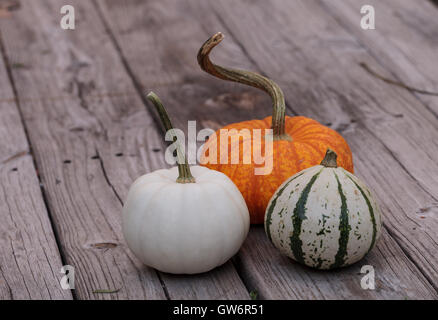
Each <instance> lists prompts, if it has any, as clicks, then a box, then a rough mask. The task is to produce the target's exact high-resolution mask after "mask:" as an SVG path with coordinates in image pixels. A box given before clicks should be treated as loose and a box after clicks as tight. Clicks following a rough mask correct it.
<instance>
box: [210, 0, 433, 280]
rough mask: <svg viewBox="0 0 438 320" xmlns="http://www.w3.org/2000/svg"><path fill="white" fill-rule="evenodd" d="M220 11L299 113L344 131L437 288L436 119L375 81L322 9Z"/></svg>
mask: <svg viewBox="0 0 438 320" xmlns="http://www.w3.org/2000/svg"><path fill="white" fill-rule="evenodd" d="M214 8H215V10H216V11H217V12H220V14H221V16H222V17H223V19H224V21H225V22H226V24H227V26H228V28H229V30H232V32H233V34H234V36H235V37H236V38H237V39H238V41H240V42H241V43H242V45H243V47H244V48H245V50H246V51H247V52H248V54H249V56H250V57H252V59H254V60H256V61H257V62H258V65H259V66H260V68H261V69H262V70H264V71H265V72H269V73H270V74H273V75H276V80H278V82H279V84H280V85H281V86H282V87H283V88H284V90H285V94H286V98H287V101H289V104H290V105H291V106H292V108H293V109H294V110H295V111H299V113H300V114H303V115H308V116H312V117H314V118H316V119H318V120H320V121H321V122H323V123H327V124H330V125H331V126H332V127H334V128H335V129H337V130H339V131H341V132H342V133H343V135H344V136H345V137H346V139H347V141H348V142H349V143H350V145H351V147H352V150H353V154H354V155H355V165H356V169H357V173H358V175H359V176H362V177H363V179H364V180H365V181H366V182H367V183H368V184H369V185H370V186H371V187H372V188H373V189H374V190H376V192H377V194H378V197H379V200H380V201H381V203H382V206H383V211H384V214H385V218H386V219H385V225H386V226H387V228H388V230H389V232H390V233H391V235H397V240H399V239H401V238H403V241H400V242H399V243H400V245H401V246H402V249H403V250H404V252H406V253H407V254H408V255H409V257H410V258H412V259H413V261H414V262H415V264H416V265H418V266H419V268H420V269H421V271H422V272H423V273H424V274H425V276H426V277H427V279H428V280H429V281H430V282H431V283H432V284H433V286H434V287H435V288H438V282H437V281H438V280H437V279H438V276H437V275H438V269H437V266H438V261H437V255H436V253H437V252H438V245H437V242H436V239H437V233H436V232H437V231H436V230H438V228H437V223H438V219H437V217H436V216H434V215H433V212H434V211H435V209H436V202H437V200H436V199H437V188H436V186H437V182H438V181H437V179H438V165H437V162H436V160H434V159H436V158H437V155H438V146H437V144H436V128H437V127H438V121H437V119H436V117H435V116H434V115H433V114H432V113H431V112H430V110H428V109H427V108H426V107H425V106H424V105H423V104H422V103H420V102H419V101H418V99H417V98H416V97H414V96H413V95H412V94H411V93H409V92H407V91H406V90H404V89H401V88H398V87H394V86H391V85H388V84H385V83H382V82H381V81H377V80H376V79H374V78H372V77H370V75H369V74H368V73H366V72H365V71H364V70H363V69H362V68H361V67H360V66H359V63H360V62H365V63H367V64H368V65H370V66H376V69H377V71H378V72H382V68H381V67H377V65H378V63H377V61H376V60H375V59H374V58H373V57H372V56H371V55H370V54H369V53H368V51H367V48H366V47H363V46H362V45H361V44H360V43H359V42H358V41H357V40H356V38H354V37H352V36H351V35H350V34H349V33H347V32H346V31H345V30H344V29H343V28H342V27H341V26H340V25H339V24H338V23H337V22H336V21H335V19H333V18H332V17H331V16H330V15H329V14H327V12H326V11H325V10H324V8H323V7H322V6H321V5H320V3H319V2H317V1H293V2H290V1H272V2H270V3H269V4H267V3H266V2H263V1H254V2H252V3H251V4H248V5H246V6H243V5H242V6H239V5H237V4H236V5H233V7H232V8H230V7H229V6H228V4H227V3H226V1H218V2H214ZM236 11H237V12H240V13H242V14H235V12H236ZM274 16H275V19H273V18H272V17H274ZM322 53H323V54H322ZM285 66H289V68H288V69H286V68H285ZM365 146H366V147H365ZM423 211H426V212H423ZM418 276H419V277H421V276H420V275H418ZM394 280H396V279H394Z"/></svg>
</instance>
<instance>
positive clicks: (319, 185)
mask: <svg viewBox="0 0 438 320" xmlns="http://www.w3.org/2000/svg"><path fill="white" fill-rule="evenodd" d="M336 158H337V156H336V153H335V152H334V151H332V150H330V149H328V150H327V153H326V155H325V157H324V159H323V160H322V162H321V164H320V165H317V166H314V167H310V168H308V169H305V170H303V171H301V172H299V173H297V174H295V175H294V176H292V177H291V178H289V179H288V180H287V181H285V182H284V183H283V184H282V185H281V186H280V187H279V188H278V189H277V191H276V192H275V193H274V195H273V196H272V198H271V200H270V202H269V205H268V207H267V209H266V214H265V231H266V234H267V235H268V238H269V240H271V242H272V243H273V244H274V246H275V247H277V248H278V249H279V250H280V252H282V253H283V254H285V255H287V256H288V257H290V258H292V259H294V260H296V261H297V262H300V263H302V264H305V265H307V266H309V267H313V268H317V269H332V268H337V267H344V266H348V265H350V264H352V263H355V262H357V261H359V260H360V259H362V258H363V257H364V256H365V255H366V254H367V253H368V252H369V251H370V250H371V249H372V248H373V247H374V245H375V244H376V241H377V239H378V238H379V236H380V233H381V229H382V221H381V214H380V209H379V207H378V205H377V203H376V201H375V199H374V197H373V195H372V194H371V192H370V190H369V189H368V187H367V186H366V185H365V184H364V183H363V182H361V181H360V180H359V179H358V178H357V177H356V176H354V175H353V174H351V173H350V172H348V171H346V170H345V169H343V168H341V167H337V164H336Z"/></svg>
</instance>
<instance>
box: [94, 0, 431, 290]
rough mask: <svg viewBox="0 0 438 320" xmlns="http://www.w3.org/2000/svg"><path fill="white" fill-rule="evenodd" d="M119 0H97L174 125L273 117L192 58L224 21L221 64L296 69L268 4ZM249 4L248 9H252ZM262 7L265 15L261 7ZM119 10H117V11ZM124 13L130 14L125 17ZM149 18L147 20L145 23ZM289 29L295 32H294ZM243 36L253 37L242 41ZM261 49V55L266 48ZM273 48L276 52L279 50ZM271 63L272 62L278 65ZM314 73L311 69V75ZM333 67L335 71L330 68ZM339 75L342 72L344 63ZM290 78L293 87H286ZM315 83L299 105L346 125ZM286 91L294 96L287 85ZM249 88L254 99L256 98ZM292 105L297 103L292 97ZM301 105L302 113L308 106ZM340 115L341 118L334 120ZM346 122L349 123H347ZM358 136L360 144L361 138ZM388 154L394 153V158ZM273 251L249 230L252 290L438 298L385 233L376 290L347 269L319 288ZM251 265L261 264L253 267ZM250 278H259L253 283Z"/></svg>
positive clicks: (373, 258)
mask: <svg viewBox="0 0 438 320" xmlns="http://www.w3.org/2000/svg"><path fill="white" fill-rule="evenodd" d="M118 3H119V2H115V1H112V2H108V1H100V2H99V4H100V6H101V7H104V8H106V6H108V8H111V9H112V10H109V9H106V10H105V9H104V10H103V11H105V16H106V19H107V21H108V24H109V27H110V29H111V31H112V33H113V34H114V37H115V39H116V41H117V43H118V44H119V47H120V48H121V52H122V54H123V56H124V57H125V59H126V61H127V67H128V68H129V69H130V70H131V73H132V74H133V78H134V79H135V81H136V82H137V85H138V87H140V88H150V87H151V86H153V85H154V84H155V86H156V87H154V90H156V91H157V92H158V93H159V94H160V95H161V96H162V97H163V99H164V100H165V102H166V106H168V108H169V110H170V112H171V113H173V114H177V113H178V114H179V115H181V116H180V121H179V122H178V124H177V125H178V126H179V127H180V128H181V129H185V128H186V124H185V120H187V119H196V120H197V121H198V129H200V127H213V128H214V129H216V128H218V127H219V126H220V125H223V124H226V123H230V122H234V121H240V120H244V119H248V118H261V117H264V116H266V115H269V113H270V103H269V101H268V100H267V98H266V97H264V96H263V93H259V92H257V91H253V90H250V89H248V88H246V87H244V86H238V85H235V84H230V83H225V82H221V81H219V80H216V79H212V78H210V77H209V76H208V75H205V74H203V73H201V72H200V71H199V69H198V67H197V66H196V60H195V56H196V53H197V50H198V49H199V46H200V44H202V42H203V41H205V39H207V38H208V37H209V36H210V35H211V34H213V33H214V32H216V31H220V30H222V31H224V32H225V33H227V31H228V28H226V26H225V25H224V22H225V23H226V24H227V26H229V27H230V29H229V30H232V31H233V32H228V39H227V40H226V41H224V42H223V43H222V44H221V45H220V49H217V52H215V53H214V58H215V60H217V61H220V63H221V64H223V65H228V66H235V67H240V68H247V69H252V70H257V66H256V64H257V65H259V66H261V65H263V66H264V67H265V68H262V70H263V71H269V74H273V75H278V78H277V77H276V78H275V80H279V79H281V78H282V77H284V76H285V75H287V74H289V73H291V70H288V69H286V68H285V65H290V66H294V65H295V64H292V63H291V62H290V61H289V60H290V59H292V58H290V59H289V60H288V59H286V62H284V63H283V62H281V60H282V57H281V55H287V54H290V52H289V50H287V49H290V48H289V46H290V44H289V43H288V42H287V39H288V38H287V34H283V37H280V38H279V36H278V35H275V34H269V32H268V31H267V30H265V25H266V24H267V20H269V21H271V20H274V19H273V17H272V16H270V15H271V14H273V13H272V10H266V8H264V7H263V6H264V4H262V2H261V1H258V2H256V4H248V3H245V4H242V3H233V5H232V6H230V7H225V6H228V5H229V3H228V4H227V3H226V2H224V3H223V6H220V5H218V6H217V7H215V8H216V9H215V10H212V9H211V8H210V7H209V5H212V4H213V2H209V3H207V2H206V1H203V2H202V3H200V2H194V1H191V2H190V1H161V2H148V3H147V4H146V3H140V2H135V4H132V3H133V2H132V1H131V2H129V6H128V5H127V3H123V4H120V6H119V7H118V8H119V10H114V8H117V5H118ZM254 6H257V7H260V9H257V10H255V9H254ZM248 9H250V10H251V11H248ZM261 10H263V11H264V12H265V13H262V12H260V11H261ZM255 11H256V12H255ZM114 12H119V13H118V14H115V13H114ZM120 12H121V13H120ZM288 14H289V15H291V14H292V15H303V13H302V12H301V13H293V12H291V10H289V11H288ZM283 15H284V14H283ZM127 16H129V17H130V19H127V18H126V17H127ZM254 16H257V17H254ZM123 17H125V18H123ZM182 17H184V18H182ZM227 17H228V18H227ZM243 17H244V18H243ZM289 18H290V17H289ZM301 19H305V16H302V17H301ZM185 20H190V22H191V23H190V24H188V23H185ZM250 20H252V21H250ZM144 21H148V23H145V22H144ZM223 21H224V22H223ZM276 23H280V22H276ZM286 25H287V23H286ZM289 27H290V26H289ZM289 27H288V28H289ZM266 28H267V27H266ZM271 29H272V32H274V31H275V30H277V29H281V27H280V26H278V25H276V26H275V27H271ZM237 30H239V33H238V35H239V36H240V37H239V39H238V41H239V42H241V43H243V44H244V45H246V46H247V47H245V49H246V50H245V51H247V50H251V51H253V50H254V51H256V52H257V54H256V55H254V54H253V53H252V52H250V53H249V58H253V59H254V61H255V63H252V62H251V61H250V59H248V57H247V56H245V52H244V51H243V50H242V48H240V47H239V45H238V44H237V42H236V41H235V39H233V38H234V37H233V34H234V32H235V31H237ZM257 32H258V33H257ZM261 33H263V39H259V38H260V37H261V36H260V34H261ZM289 33H290V34H292V32H291V31H289ZM243 35H245V36H247V37H248V38H250V39H251V40H250V41H249V40H248V41H243V40H242V38H243V37H244V36H243ZM308 37H310V36H308ZM274 39H275V40H274ZM248 42H251V43H252V45H248ZM267 43H269V44H267ZM137 46H140V47H142V48H144V51H142V52H139V51H138V49H137ZM292 49H293V50H292V52H295V53H296V54H299V55H300V56H305V55H307V53H306V52H301V51H300V49H299V48H298V47H294V48H292ZM262 51H263V52H264V53H261V52H262ZM273 51H278V52H277V53H275V54H274V53H273ZM359 51H361V52H362V54H366V53H365V52H364V50H363V49H359ZM297 52H298V53H297ZM266 58H269V60H270V62H269V63H268V64H266V63H264V62H263V61H264V59H266ZM288 61H289V63H288ZM274 65H275V67H273V66H274ZM312 67H313V66H312V64H309V63H308V64H305V65H304V66H302V67H300V68H301V69H302V70H300V72H298V74H295V75H294V81H293V82H296V83H297V85H298V83H300V82H301V84H300V86H301V89H303V90H304V89H305V88H304V87H306V86H309V83H308V80H309V79H311V78H312V77H311V76H312V75H313V76H317V74H316V71H314V70H312ZM197 70H198V71H197ZM259 71H260V70H259ZM309 72H310V73H312V75H309V74H308V73H309ZM334 72H335V71H333V70H331V73H334ZM337 74H338V75H339V74H340V73H339V68H338V70H337ZM341 76H342V73H341ZM156 79H160V81H158V82H157V81H155V82H154V80H156ZM170 79H171V80H170ZM289 80H290V78H289ZM282 82H283V87H288V90H289V87H290V84H291V82H290V81H289V82H285V81H284V80H283V81H282ZM285 83H287V84H288V86H285V85H284V84H285ZM160 84H161V85H160ZM169 84H172V85H169ZM309 87H310V86H309ZM156 88H157V89H156ZM314 89H315V91H314V94H313V95H312V96H311V97H310V98H311V99H310V100H307V99H306V95H304V94H303V93H302V92H301V93H300V92H297V99H299V100H300V105H304V103H307V104H309V103H311V102H312V100H313V102H312V103H315V105H314V106H313V108H312V109H310V110H307V114H306V115H309V116H313V117H315V118H316V119H318V118H319V120H321V121H323V122H324V121H325V122H328V121H332V123H333V126H334V127H335V128H337V129H338V130H339V129H342V127H346V126H347V124H349V120H350V119H349V116H348V114H347V112H348V110H347V111H344V112H343V111H342V109H340V106H339V105H338V104H337V100H334V101H328V102H326V104H325V106H324V108H322V109H323V111H321V110H317V107H316V106H317V104H316V102H317V101H318V100H320V99H321V97H318V92H317V91H316V88H312V89H310V90H314ZM229 92H232V94H229ZM321 92H322V94H327V90H326V89H325V90H321ZM288 93H289V95H290V96H292V95H291V91H290V90H289V91H288ZM252 94H254V97H256V98H252V99H251V98H250V97H251V95H252ZM226 96H232V97H235V98H234V99H230V100H231V101H230V100H228V99H224V98H222V97H226ZM248 97H249V98H248ZM259 97H260V98H259ZM332 100H333V98H332ZM169 101H170V102H169ZM291 101H292V100H291ZM182 106H183V107H182ZM332 107H335V108H336V111H338V112H339V114H336V113H334V112H333V111H331V112H330V113H329V112H328V110H329V109H330V108H332ZM294 109H297V110H298V109H299V108H297V106H296V105H295V103H294ZM299 110H300V112H301V111H304V110H301V109H299ZM178 111H179V112H178ZM302 113H304V112H302ZM325 113H327V114H325ZM335 120H337V121H339V122H335ZM390 120H392V118H391V119H390ZM344 121H347V122H346V123H344ZM175 122H177V121H175ZM345 133H348V130H346V131H344V134H345ZM347 138H348V137H347ZM367 138H368V139H371V141H373V138H372V137H371V138H369V137H368V136H367ZM349 140H350V139H349ZM374 140H375V139H374ZM356 141H357V143H358V142H359V139H357V140H356ZM378 146H379V147H380V146H381V144H378ZM381 148H382V149H383V151H384V152H386V154H385V155H386V156H388V153H387V151H386V150H385V148H384V147H383V146H382V147H381ZM362 154H363V153H362ZM389 158H390V159H392V158H391V157H390V156H389ZM359 163H360V162H359ZM359 167H360V164H359ZM359 172H360V170H359ZM364 172H365V171H364ZM397 173H398V172H397ZM405 175H406V173H404V172H403V176H405ZM411 184H412V182H411ZM385 209H386V208H385ZM382 252H383V253H382ZM276 255H277V252H276V251H275V249H274V248H273V247H272V246H271V245H270V244H269V243H268V240H267V239H266V237H263V236H262V234H261V231H260V230H259V229H258V228H255V229H253V230H252V231H251V232H250V237H249V239H248V240H247V243H246V245H245V247H244V249H243V250H242V252H241V254H239V255H238V260H237V261H239V266H241V267H242V270H241V274H242V275H245V277H246V281H247V285H249V287H248V288H249V289H250V290H252V289H256V290H258V291H259V292H260V293H261V296H262V297H264V298H274V297H275V298H312V297H320V298H333V297H335V296H336V293H337V294H338V296H339V295H341V293H339V292H340V291H342V294H343V296H345V297H347V296H348V297H356V298H394V297H396V296H397V297H404V295H405V294H406V296H407V297H410V298H415V297H422V298H433V297H436V293H435V292H434V290H433V288H432V287H431V286H430V284H428V282H427V281H426V279H425V278H424V277H423V276H422V275H421V273H420V272H419V270H418V269H417V268H416V267H415V265H413V264H412V263H411V262H410V261H409V259H408V258H407V257H406V256H405V255H404V253H403V252H402V251H401V249H400V248H399V247H398V245H397V244H396V243H395V241H394V240H393V239H392V238H391V237H390V236H388V235H387V234H385V237H384V240H383V241H382V242H381V244H379V247H378V249H377V250H375V251H374V252H373V253H372V254H371V255H370V256H369V257H368V258H367V260H366V261H367V263H370V264H372V265H374V266H376V267H378V268H379V273H380V274H381V275H380V276H379V275H377V277H378V278H380V279H382V281H384V282H385V286H380V287H379V289H378V290H376V291H368V292H364V290H362V289H360V279H358V277H357V275H355V274H354V275H353V272H351V273H350V274H344V273H343V272H342V271H341V272H336V273H331V274H330V279H331V280H330V281H331V283H336V284H337V286H336V290H334V289H333V288H331V287H330V286H328V285H324V284H321V285H319V284H318V287H317V286H315V285H313V286H312V285H310V284H309V285H307V283H308V282H309V281H310V282H312V281H314V280H315V279H316V278H315V279H314V277H316V276H315V274H316V273H314V272H313V271H309V270H308V269H306V268H302V267H300V266H296V265H294V264H291V263H289V261H288V263H287V264H284V262H283V264H284V268H285V269H286V270H288V271H287V272H283V273H279V272H278V269H275V268H273V267H272V266H271V262H270V261H271V260H272V257H275V256H276ZM278 259H280V258H278ZM272 261H274V262H273V263H275V262H277V263H280V262H278V260H275V259H274V260H272ZM251 266H256V267H254V268H252V267H251ZM352 268H356V269H351V270H355V271H354V272H358V271H359V270H360V268H359V267H358V266H355V267H352ZM393 270H395V271H393ZM296 273H298V275H297V276H296V277H301V280H299V281H301V283H300V285H301V286H303V287H306V288H307V289H306V290H308V291H307V292H306V293H300V291H299V289H297V287H296V286H294V284H296V282H295V281H298V280H296V277H293V275H294V274H296ZM400 274H401V275H400ZM400 278H403V279H406V281H407V282H406V283H403V284H400V280H399V279H400ZM251 279H255V280H254V281H252V280H251ZM326 279H327V278H326ZM277 281H281V282H285V283H287V282H290V281H292V285H291V286H286V287H287V289H284V288H285V287H284V286H283V287H282V288H279V287H278V286H277V285H268V283H271V284H272V283H276V282H277ZM315 281H316V280H315ZM394 291H398V292H400V294H398V295H397V294H394Z"/></svg>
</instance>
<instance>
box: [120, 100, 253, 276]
mask: <svg viewBox="0 0 438 320" xmlns="http://www.w3.org/2000/svg"><path fill="white" fill-rule="evenodd" d="M148 98H149V99H151V101H152V102H153V103H154V104H155V106H156V107H157V110H158V112H159V113H160V117H161V118H162V121H163V123H164V124H165V127H166V129H167V130H171V129H172V126H171V123H170V120H169V118H168V116H167V113H166V112H165V110H164V107H163V106H162V105H161V103H160V101H159V100H158V97H157V96H155V95H154V94H153V93H150V94H149V95H148ZM178 156H179V157H181V153H180V152H179V150H178ZM178 163H180V164H178V167H174V168H172V169H163V170H157V171H155V172H152V173H149V174H146V175H144V176H141V177H140V178H138V179H137V180H136V181H135V182H134V183H133V185H132V186H131V188H130V190H129V192H128V197H127V200H126V202H125V205H124V208H123V234H124V237H125V239H126V242H127V244H128V246H129V248H130V249H131V250H132V251H133V252H134V254H135V255H136V256H137V258H139V259H140V260H141V261H142V262H143V263H144V264H146V265H148V266H151V267H153V268H155V269H157V270H160V271H163V272H169V273H176V274H193V273H201V272H205V271H208V270H211V269H213V268H215V267H216V266H219V265H221V264H223V263H225V262H226V261H227V260H228V259H230V258H231V257H232V256H233V255H234V254H235V253H237V251H238V250H239V248H240V247H241V245H242V244H243V241H244V240H245V238H246V236H247V234H248V230H249V213H248V208H247V206H246V204H245V200H244V199H243V197H242V194H241V193H240V191H239V190H238V189H237V187H236V186H235V185H234V183H233V182H232V181H231V180H230V179H229V178H228V177H227V176H226V175H225V174H223V173H221V172H218V171H214V170H210V169H207V168H205V167H200V166H194V167H191V168H190V167H189V166H188V165H187V163H186V162H185V159H184V156H183V155H182V159H180V161H178Z"/></svg>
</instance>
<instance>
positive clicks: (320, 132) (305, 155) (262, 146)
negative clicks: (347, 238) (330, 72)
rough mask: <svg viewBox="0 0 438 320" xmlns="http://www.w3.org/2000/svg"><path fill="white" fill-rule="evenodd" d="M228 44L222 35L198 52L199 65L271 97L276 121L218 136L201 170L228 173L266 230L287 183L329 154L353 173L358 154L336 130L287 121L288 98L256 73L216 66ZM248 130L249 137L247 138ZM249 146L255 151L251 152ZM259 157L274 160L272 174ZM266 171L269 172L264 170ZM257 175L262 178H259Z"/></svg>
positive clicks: (253, 219) (253, 123)
mask: <svg viewBox="0 0 438 320" xmlns="http://www.w3.org/2000/svg"><path fill="white" fill-rule="evenodd" d="M222 39H223V35H222V34H221V33H217V34H215V35H214V36H213V37H211V38H210V39H208V40H207V41H206V42H205V43H204V44H203V46H202V47H201V49H200V50H199V52H198V62H199V65H200V66H201V68H202V69H203V70H204V71H206V72H208V73H210V74H212V75H214V76H216V77H218V78H220V79H223V80H230V81H235V82H239V83H244V84H247V85H250V86H253V87H257V88H259V89H262V90H264V91H266V92H267V93H268V94H270V95H271V97H272V100H273V117H267V118H265V119H263V120H249V121H243V122H239V123H233V124H230V125H227V126H225V127H224V128H222V129H220V130H218V131H217V132H216V134H215V135H212V136H210V138H209V139H208V141H207V142H206V143H205V145H204V147H203V150H202V153H201V165H205V166H206V167H208V168H210V169H213V170H217V171H221V172H223V173H225V174H226V175H227V176H228V177H229V178H230V179H231V180H232V181H233V182H234V183H235V184H236V186H237V187H238V188H239V190H240V192H241V193H242V195H243V197H244V198H245V201H246V203H247V205H248V209H249V212H250V215H251V223H252V224H260V223H263V221H264V215H265V210H266V206H267V205H268V202H269V200H270V199H271V197H272V195H273V194H274V192H275V191H276V190H277V188H278V187H279V186H280V185H281V184H282V183H283V182H284V181H285V180H286V179H288V178H289V177H290V176H292V175H294V174H295V173H297V172H299V171H301V170H303V169H306V168H308V167H312V166H315V165H317V164H319V163H320V162H321V160H322V159H323V158H324V155H325V152H326V150H327V148H330V149H332V150H334V151H335V152H336V153H337V154H338V166H340V167H343V168H344V169H346V170H348V171H350V172H352V173H353V172H354V171H353V160H352V154H351V150H350V148H349V146H348V144H347V142H346V141H345V140H344V138H343V137H342V136H341V135H340V134H339V133H337V132H336V131H334V130H333V129H330V128H328V127H326V126H323V125H321V124H320V123H319V122H317V121H315V120H313V119H310V118H306V117H301V116H297V117H287V116H285V109H286V108H285V103H284V97H283V92H282V90H281V89H280V87H279V86H278V85H277V84H276V83H275V82H273V81H272V80H270V79H268V78H266V77H263V76H261V75H259V74H256V73H253V72H249V71H242V70H235V69H228V68H224V67H221V66H218V65H215V64H213V63H212V62H211V61H210V58H209V54H210V52H211V50H212V49H213V48H214V47H215V46H216V45H217V44H218V43H219V42H220V41H222ZM272 118H273V121H272ZM224 129H228V130H231V131H228V134H227V135H221V132H222V133H224V132H225V131H222V130H224ZM232 129H236V130H232ZM242 129H249V131H246V134H244V131H241V130H242ZM253 129H262V132H261V135H259V134H257V136H256V133H255V132H256V131H253ZM266 129H272V131H271V135H272V137H271V138H272V140H270V141H272V151H269V150H270V148H266V147H267V146H268V141H269V140H268V139H266V134H267V133H266ZM268 134H269V132H268ZM260 136H261V137H262V138H261V139H259V137H260ZM233 137H234V139H235V140H234V143H233V142H232V141H233ZM225 139H226V140H225ZM221 140H224V141H221ZM245 144H246V146H245ZM248 145H250V146H251V147H250V148H247V146H248ZM224 146H225V148H224ZM225 149H227V150H225ZM221 150H222V151H227V152H221ZM233 154H234V155H236V154H237V155H238V161H237V157H236V158H234V159H233V158H232V156H233ZM254 155H262V156H264V158H265V160H266V159H272V166H271V167H272V171H271V170H270V167H269V166H266V163H260V161H255V159H254ZM269 157H272V158H269ZM264 167H266V168H265V169H263V168H264ZM255 169H258V170H259V171H261V172H258V173H257V174H256V171H255ZM261 173H262V174H261ZM263 173H265V174H263Z"/></svg>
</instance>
